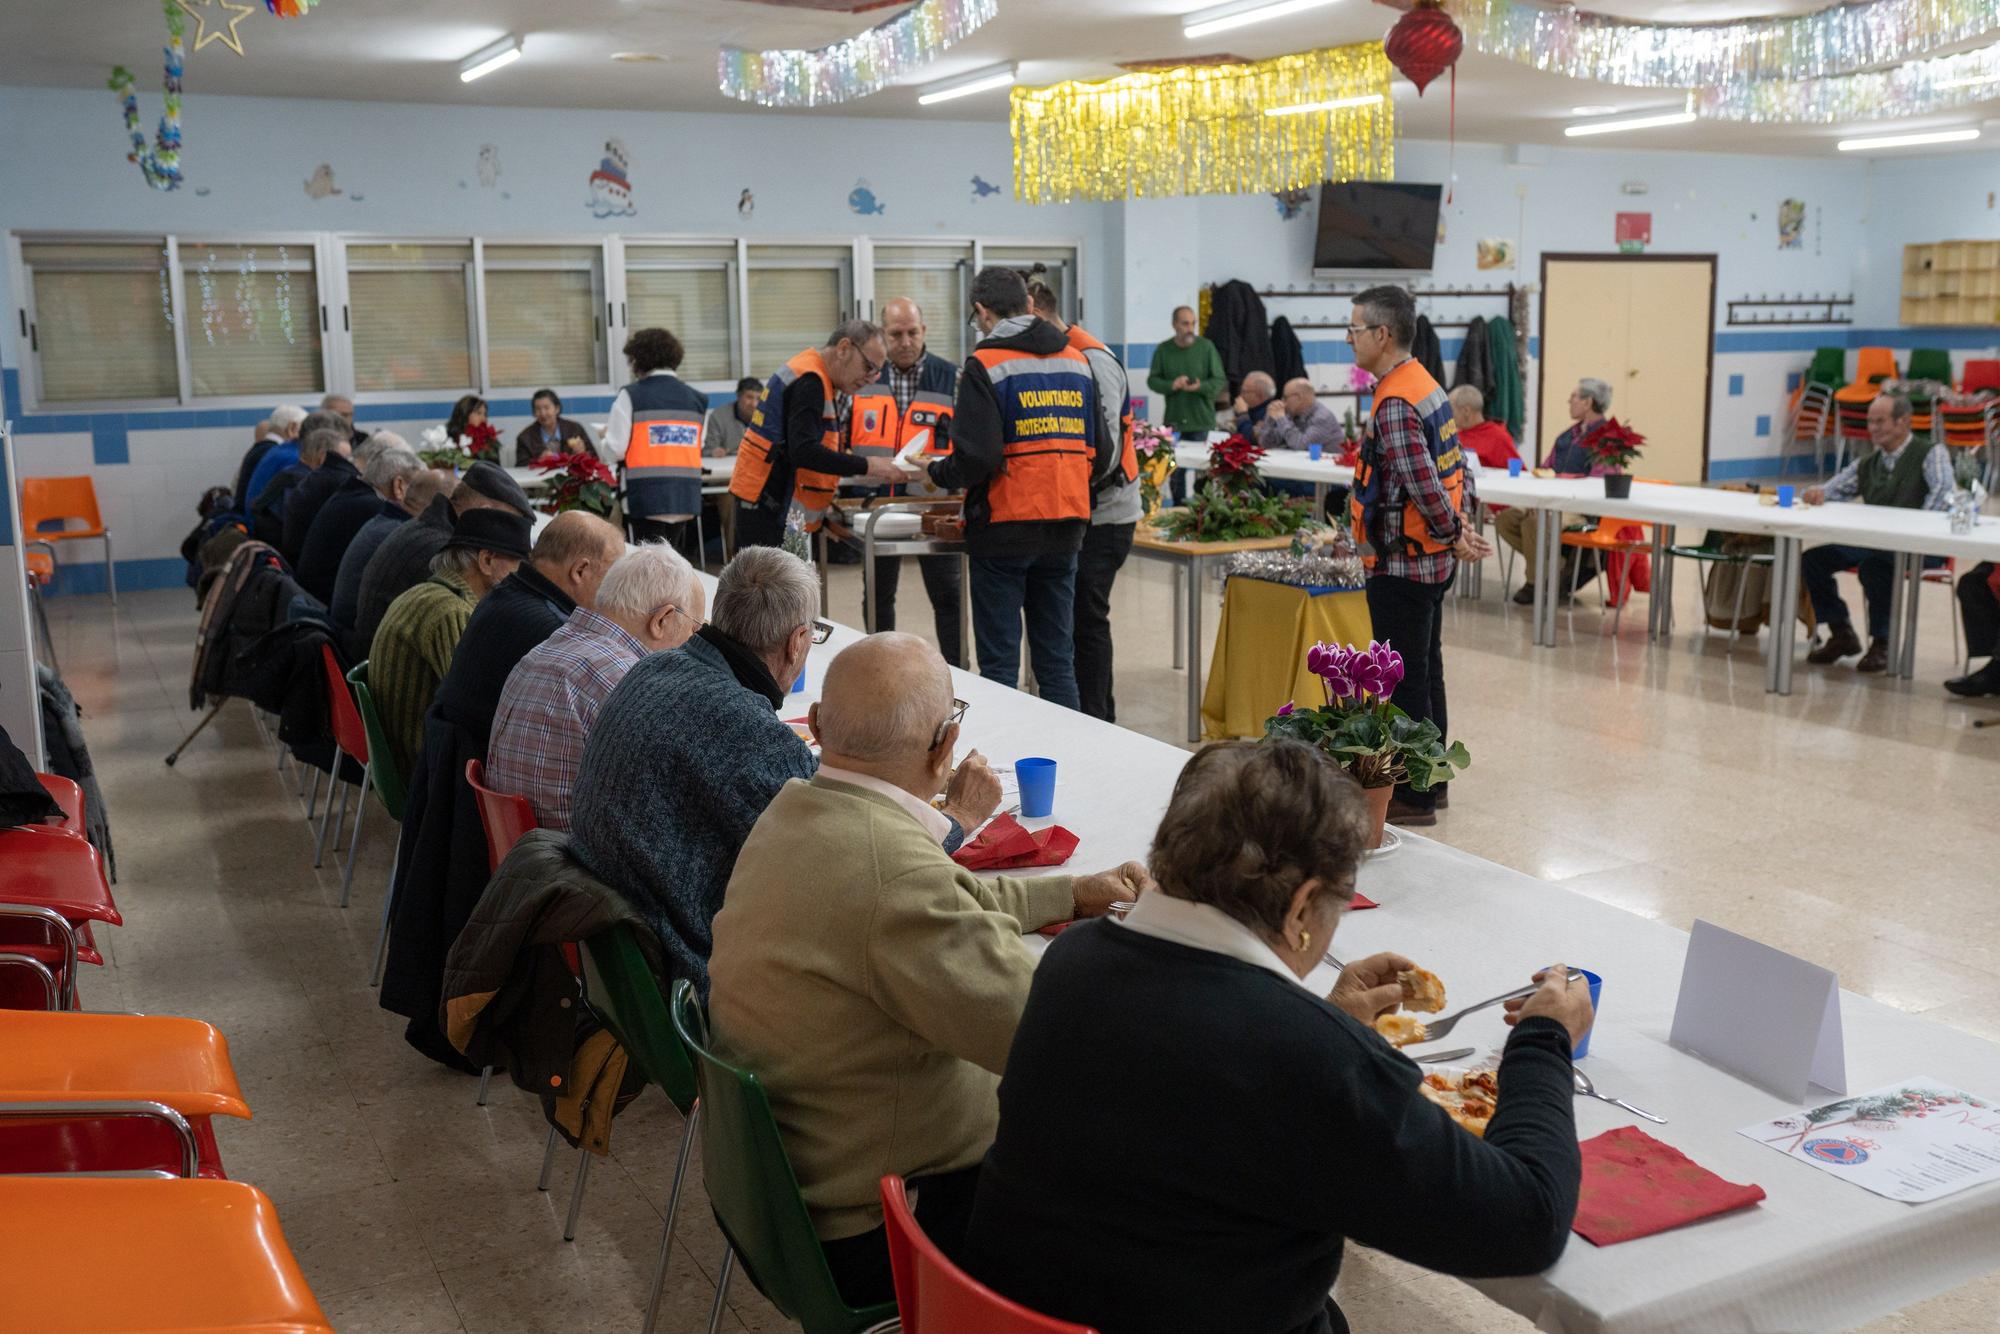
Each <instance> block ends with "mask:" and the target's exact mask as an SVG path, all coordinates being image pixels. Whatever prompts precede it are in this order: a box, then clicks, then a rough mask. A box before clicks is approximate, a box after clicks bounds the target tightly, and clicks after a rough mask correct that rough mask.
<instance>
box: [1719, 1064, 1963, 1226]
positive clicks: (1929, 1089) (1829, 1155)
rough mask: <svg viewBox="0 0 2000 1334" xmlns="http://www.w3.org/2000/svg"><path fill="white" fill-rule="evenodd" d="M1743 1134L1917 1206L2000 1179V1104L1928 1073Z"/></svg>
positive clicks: (1873, 1189)
mask: <svg viewBox="0 0 2000 1334" xmlns="http://www.w3.org/2000/svg"><path fill="white" fill-rule="evenodd" d="M1737 1133H1738V1134H1742V1135H1746V1136H1748V1137H1749V1138H1751V1139H1754V1140H1756V1141H1757V1142H1758V1143H1759V1144H1768V1145H1770V1146H1771V1147H1772V1148H1774V1149H1776V1150H1777V1151H1778V1152H1780V1153H1782V1154H1784V1155H1785V1156H1786V1157H1787V1158H1797V1159H1799V1160H1801V1161H1802V1162H1807V1163H1811V1164H1812V1165H1813V1166H1814V1167H1817V1168H1818V1169H1819V1170H1820V1171H1822V1172H1827V1173H1830V1174H1832V1175H1834V1176H1837V1177H1844V1178H1846V1179H1847V1180H1849V1181H1852V1182H1853V1183H1854V1184H1855V1185H1857V1186H1860V1187H1861V1188H1862V1189H1864V1190H1871V1191H1873V1192H1875V1193H1876V1194H1877V1195H1886V1196H1888V1197H1889V1198H1890V1199H1892V1200H1904V1201H1907V1202H1909V1203H1911V1204H1919V1203H1922V1202H1923V1201H1925V1200H1937V1199H1942V1198H1944V1197H1945V1196H1947V1195H1955V1194H1957V1193H1958V1192H1959V1191H1962V1190H1965V1189H1967V1188H1968V1187H1971V1186H1978V1185H1983V1184H1985V1183H1987V1182H1991V1181H2000V1108H1996V1107H1995V1106H1994V1104H1993V1103H1991V1102H1989V1101H1988V1100H1986V1099H1984V1098H1975V1097H1973V1096H1972V1095H1971V1094H1970V1093H1965V1092H1962V1091H1960V1090H1958V1089H1955V1088H1953V1087H1951V1085H1949V1084H1946V1083H1944V1082H1943V1081H1942V1080H1937V1079H1932V1078H1930V1077H1928V1076H1926V1075H1918V1076H1915V1077H1914V1078H1911V1079H1905V1080H1903V1081H1902V1082H1901V1083H1897V1084H1891V1085H1889V1086H1888V1087H1887V1088H1879V1089H1876V1090H1875V1091H1874V1092H1873V1093H1863V1094H1861V1095H1860V1096H1859V1097H1854V1098H1843V1099H1841V1100H1840V1101H1839V1102H1830V1103H1827V1104H1826V1105H1825V1106H1823V1107H1811V1108H1807V1109H1806V1110H1805V1111H1802V1112H1798V1113H1795V1114H1793V1115H1791V1116H1782V1117H1779V1118H1778V1119H1777V1120H1775V1121H1765V1122H1762V1123H1760V1124H1758V1125H1754V1126H1747V1127H1745V1128H1744V1129H1743V1130H1741V1131H1739V1132H1737Z"/></svg>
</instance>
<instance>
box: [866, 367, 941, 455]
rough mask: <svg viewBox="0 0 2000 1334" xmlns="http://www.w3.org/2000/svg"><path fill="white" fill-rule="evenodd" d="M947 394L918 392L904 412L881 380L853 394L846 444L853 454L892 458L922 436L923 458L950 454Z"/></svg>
mask: <svg viewBox="0 0 2000 1334" xmlns="http://www.w3.org/2000/svg"><path fill="white" fill-rule="evenodd" d="M951 402H952V400H951V395H950V394H934V393H931V392H929V391H927V390H921V389H920V390H918V391H917V393H916V396H915V397H913V398H912V399H911V400H910V406H909V408H908V410H907V411H898V410H897V408H896V392H895V390H893V389H891V388H890V387H889V386H888V385H886V384H883V383H882V382H881V381H879V380H878V381H876V382H875V383H873V384H868V385H863V386H862V387H861V388H859V389H857V390H855V391H854V412H853V415H852V416H850V417H849V418H848V426H847V435H848V445H849V447H850V448H851V449H853V451H854V452H855V453H857V454H862V455H866V456H869V457H874V458H894V457H895V456H896V455H897V454H900V453H901V452H902V451H903V450H905V449H907V448H908V447H909V446H910V444H911V443H912V442H914V441H915V440H916V439H917V437H918V434H919V433H920V432H921V433H922V434H923V436H924V442H923V449H922V451H921V454H922V457H924V458H943V457H944V456H945V455H947V454H949V453H951V435H950V431H951Z"/></svg>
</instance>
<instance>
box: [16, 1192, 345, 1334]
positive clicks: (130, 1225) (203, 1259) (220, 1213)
mask: <svg viewBox="0 0 2000 1334" xmlns="http://www.w3.org/2000/svg"><path fill="white" fill-rule="evenodd" d="M0 1254H4V1255H5V1256H6V1257H7V1305H8V1307H9V1309H11V1310H13V1311H15V1312H17V1313H20V1314H21V1315H22V1316H24V1317H26V1315H27V1313H28V1312H33V1313H34V1314H33V1317H32V1320H31V1321H30V1322H29V1323H31V1324H32V1325H33V1327H34V1328H35V1329H36V1330H37V1331H39V1332H40V1334H106V1332H107V1331H118V1332H119V1334H138V1331H162V1330H177V1331H195V1330H200V1331H215V1332H217V1334H220V1332H221V1331H238V1332H239V1334H333V1326H332V1325H331V1324H329V1323H327V1318H326V1314H325V1313H324V1312H323V1311H321V1310H320V1308H319V1303H318V1302H317V1301H315V1300H314V1298H313V1295H312V1289H311V1288H310V1287H308V1286H307V1285H306V1280H305V1275H304V1274H302V1273H300V1272H299V1265H298V1261H297V1260H296V1259H295V1258H294V1257H293V1255H292V1251H291V1247H289V1246H288V1245H286V1244H285V1234H284V1230H283V1229H282V1228H280V1227H279V1225H278V1211H277V1208H276V1207H275V1206H274V1205H273V1204H272V1203H271V1201H270V1199H269V1197H267V1196H266V1195H265V1194H264V1193H263V1192H262V1191H260V1190H258V1189H257V1188H256V1187H255V1186H249V1185H245V1184H244V1183H242V1182H240V1181H132V1180H102V1179H96V1180H90V1179H82V1180H79V1179H64V1178H60V1177H21V1178H17V1179H14V1180H8V1181H0Z"/></svg>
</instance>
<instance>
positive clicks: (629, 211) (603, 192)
mask: <svg viewBox="0 0 2000 1334" xmlns="http://www.w3.org/2000/svg"><path fill="white" fill-rule="evenodd" d="M630 161H631V159H630V155H628V154H627V153H626V151H625V143H624V141H623V140H620V139H606V140H605V141H604V157H603V159H602V160H601V161H600V162H599V163H598V164H597V170H596V171H593V172H591V173H590V198H589V199H587V200H585V201H584V205H585V207H587V208H588V209H589V210H590V215H591V216H592V217H594V218H629V217H632V216H634V215H635V214H637V213H638V211H639V208H638V205H636V204H634V203H633V202H632V182H631V179H630V178H629V177H628V176H627V174H626V173H627V170H628V164H629V163H630Z"/></svg>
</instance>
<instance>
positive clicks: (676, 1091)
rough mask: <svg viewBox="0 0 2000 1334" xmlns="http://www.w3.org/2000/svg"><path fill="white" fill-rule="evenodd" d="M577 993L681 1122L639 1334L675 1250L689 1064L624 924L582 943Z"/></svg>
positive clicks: (649, 1324) (696, 1112)
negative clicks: (579, 991)
mask: <svg viewBox="0 0 2000 1334" xmlns="http://www.w3.org/2000/svg"><path fill="white" fill-rule="evenodd" d="M583 991H584V1000H585V1002H586V1003H587V1004H588V1005H589V1006H590V1008H591V1011H592V1012H593V1013H594V1014H596V1015H597V1017H598V1018H599V1019H601V1020H603V1022H604V1026H605V1028H607V1029H608V1030H610V1033H611V1036H612V1037H614V1038H616V1039H617V1040H618V1045H619V1046H621V1047H623V1048H624V1049H625V1052H626V1055H628V1056H629V1057H630V1058H631V1059H632V1061H633V1063H634V1064H635V1065H636V1066H637V1067H638V1070H639V1073H640V1075H641V1076H643V1077H644V1078H645V1080H646V1082H647V1083H648V1084H656V1085H658V1086H659V1089H660V1092H662V1093H664V1094H666V1095H667V1100H668V1101H669V1102H671V1103H673V1105H674V1109H675V1110H676V1111H678V1112H679V1113H680V1114H681V1119H682V1120H683V1121H685V1122H686V1123H687V1125H686V1128H685V1129H684V1130H683V1131H682V1132H681V1152H680V1157H679V1158H677V1159H676V1160H675V1161H674V1184H673V1188H672V1189H671V1190H669V1191H668V1192H667V1221H666V1225H665V1227H664V1228H663V1229H662V1230H661V1233H660V1258H659V1261H658V1262H657V1263H656V1264H655V1265H654V1268H653V1290H652V1295H651V1296H650V1297H649V1298H648V1299H647V1301H646V1323H645V1324H644V1325H642V1326H641V1327H640V1328H641V1331H642V1334H652V1330H653V1326H654V1325H655V1323H657V1322H658V1320H659V1318H660V1296H661V1294H662V1292H663V1291H664V1289H665V1287H666V1280H667V1258H668V1256H669V1255H671V1254H672V1252H673V1248H674V1220H675V1218H676V1217H678V1216H679V1213H680V1205H681V1184H682V1183H683V1182H684V1181H686V1179H687V1168H688V1159H689V1158H690V1157H692V1156H693V1153H694V1140H695V1132H696V1131H697V1130H698V1129H699V1128H700V1126H701V1103H700V1102H699V1101H697V1099H696V1088H695V1074H694V1062H693V1061H692V1060H691V1059H689V1057H688V1051H687V1048H686V1047H684V1046H682V1045H681V1040H680V1037H679V1035H678V1034H676V1033H675V1032H674V1023H673V1017H672V1016H671V1015H669V1014H668V1013H667V998H666V997H664V996H662V995H661V994H660V984H659V981H658V979H657V978H655V977H654V976H653V970H652V968H651V966H650V965H648V964H647V962H646V954H645V951H643V950H641V949H640V948H639V941H638V939H637V937H636V936H634V934H633V932H632V928H631V927H630V926H627V925H624V924H620V925H618V926H614V927H612V928H611V929H610V930H609V931H605V932H602V933H600V934H598V935H595V936H592V937H591V938H590V939H589V940H586V941H585V942H584V948H583ZM551 1142H553V1141H551Z"/></svg>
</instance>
